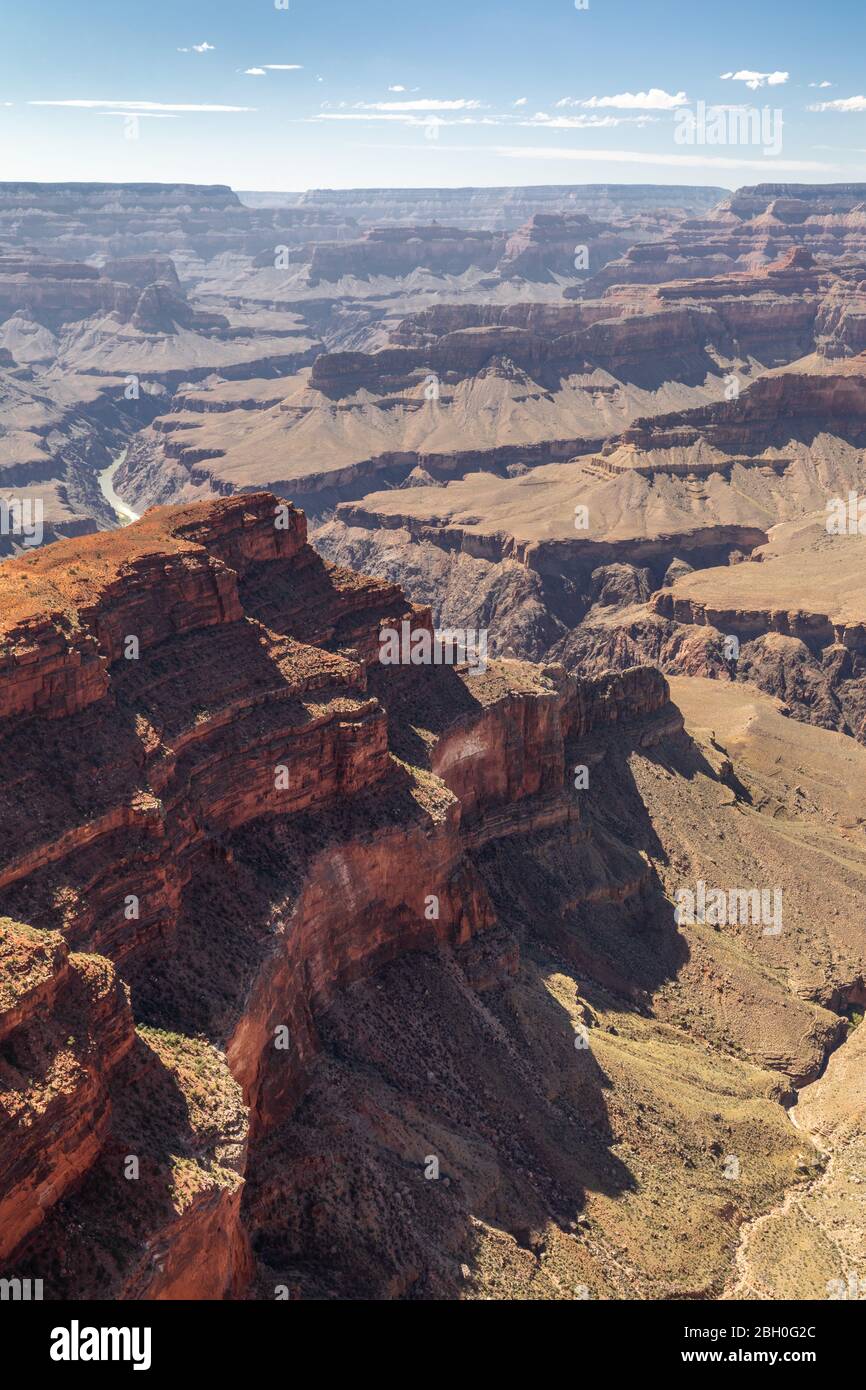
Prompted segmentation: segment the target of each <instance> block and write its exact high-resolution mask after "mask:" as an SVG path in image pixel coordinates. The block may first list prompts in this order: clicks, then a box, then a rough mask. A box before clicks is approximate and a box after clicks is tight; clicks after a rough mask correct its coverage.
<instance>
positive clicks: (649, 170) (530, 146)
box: [0, 0, 866, 190]
mask: <svg viewBox="0 0 866 1390" xmlns="http://www.w3.org/2000/svg"><path fill="white" fill-rule="evenodd" d="M578 2H579V3H581V4H582V3H584V0H578ZM278 3H279V0H278ZM288 5H289V7H288V8H287V9H282V8H277V5H276V4H275V3H274V0H237V3H229V0H185V3H178V0H173V2H172V0H149V3H148V4H147V5H141V4H131V3H128V0H86V3H85V0H65V2H64V0H47V2H46V3H35V2H34V0H26V3H23V4H18V5H16V6H13V5H12V4H11V3H10V0H4V5H3V8H4V14H3V41H4V42H3V47H4V52H3V55H2V57H0V179H46V180H52V179H95V180H123V181H132V180H139V179H141V180H165V181H187V182H201V183H229V184H231V185H232V186H233V187H235V188H242V189H243V188H247V189H274V190H288V189H303V188H308V187H335V188H339V187H357V186H375V185H397V186H407V187H424V186H429V185H440V186H444V185H451V186H454V185H465V184H479V185H491V184H494V185H495V184H515V183H573V182H575V183H580V182H591V183H598V182H616V183H635V182H637V183H701V184H719V185H723V186H727V187H736V186H737V185H740V184H746V183H757V182H766V181H770V180H778V181H784V182H822V181H836V182H839V181H844V180H864V181H866V71H864V66H863V60H862V54H863V52H864V47H866V44H864V40H866V4H864V3H863V0H856V2H855V0H824V3H821V4H817V3H815V0H728V3H726V4H724V5H708V4H706V3H705V2H704V0H701V3H695V4H687V3H684V0H588V8H586V9H577V8H576V7H575V3H574V0H535V3H528V2H519V0H498V3H496V2H495V0H435V3H434V2H433V0H430V2H429V3H425V0H400V2H399V3H398V0H288ZM723 74H730V76H723ZM699 102H703V103H705V104H706V105H707V106H709V107H714V106H716V107H718V106H719V105H724V106H725V107H730V106H735V107H739V108H741V109H745V113H746V115H747V116H748V113H749V112H760V111H765V113H766V114H765V116H764V125H763V127H762V130H763V133H762V134H761V135H760V136H758V134H757V131H758V129H759V122H758V117H757V116H755V117H754V125H753V126H749V127H748V129H750V130H752V131H753V134H752V135H751V136H750V138H749V141H748V142H744V138H743V135H742V131H743V129H745V128H746V127H744V126H742V125H741V126H739V127H737V128H736V129H735V128H734V126H733V125H732V124H730V123H728V124H726V122H730V117H729V116H728V117H722V118H721V119H722V126H721V127H720V129H721V139H722V142H721V143H719V142H716V143H713V144H708V143H704V139H705V137H703V136H701V135H700V134H698V135H696V137H695V138H694V139H693V140H692V141H691V142H689V141H688V140H687V139H685V138H683V133H684V130H685V128H686V127H685V125H684V124H683V123H684V122H687V121H688V120H690V119H692V117H691V114H690V113H696V112H697V109H698V108H697V103H699ZM85 103H86V104H85ZM208 108H211V109H208ZM213 108H217V109H213ZM223 108H225V109H223ZM810 108H817V109H810ZM777 112H781V113H782V120H783V126H782V128H781V134H782V138H781V149H779V141H778V140H777V139H776V138H775V132H777V127H776V126H775V125H774V124H773V122H775V121H776V120H777V119H778V118H777V116H776V114H775V113H777ZM136 113H137V116H138V119H137V121H132V120H130V117H131V116H132V115H135V114H136ZM750 119H751V118H750ZM693 129H694V130H695V131H698V132H699V131H700V130H701V129H702V127H700V126H699V125H695V126H694V127H693ZM771 129H772V130H773V131H774V138H773V139H772V140H771V139H770V138H769V132H770V130H771ZM736 131H739V133H736ZM732 132H734V133H732ZM765 151H766V152H765Z"/></svg>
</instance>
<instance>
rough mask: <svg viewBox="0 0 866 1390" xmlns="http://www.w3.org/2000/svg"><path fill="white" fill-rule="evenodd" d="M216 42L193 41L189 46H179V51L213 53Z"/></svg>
mask: <svg viewBox="0 0 866 1390" xmlns="http://www.w3.org/2000/svg"><path fill="white" fill-rule="evenodd" d="M215 48H216V44H213V43H193V44H190V46H189V48H179V49H178V50H177V51H178V53H213V51H214V49H215Z"/></svg>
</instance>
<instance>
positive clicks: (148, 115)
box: [94, 111, 177, 121]
mask: <svg viewBox="0 0 866 1390" xmlns="http://www.w3.org/2000/svg"><path fill="white" fill-rule="evenodd" d="M94 114H95V115H97V116H122V117H123V118H124V120H127V119H128V118H129V117H130V115H132V116H134V117H135V119H136V120H137V121H138V120H141V121H176V120H177V116H176V115H173V114H172V113H170V112H168V111H132V112H129V111H96V112H94Z"/></svg>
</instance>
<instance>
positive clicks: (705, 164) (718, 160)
mask: <svg viewBox="0 0 866 1390" xmlns="http://www.w3.org/2000/svg"><path fill="white" fill-rule="evenodd" d="M446 148H451V147H448V146H446ZM495 153H496V154H498V155H500V156H501V157H502V158H504V159H553V160H560V161H566V160H572V161H584V162H588V163H594V164H604V163H607V162H609V163H611V164H642V165H645V166H646V165H654V164H655V165H667V166H670V167H672V168H684V169H699V168H709V169H750V170H753V171H755V172H758V171H761V172H762V173H763V174H764V175H767V174H769V173H771V172H772V171H773V170H776V169H782V170H785V171H786V172H788V171H790V172H798V173H815V172H821V173H824V174H827V173H839V172H841V170H840V169H839V166H838V165H836V164H819V163H817V162H815V161H812V160H805V159H804V160H798V159H766V158H764V159H735V158H728V157H725V156H721V157H719V156H708V155H703V154H654V153H651V152H648V151H646V150H574V149H555V148H552V147H548V146H541V145H539V146H525V145H500V146H498V147H497V148H496V150H495Z"/></svg>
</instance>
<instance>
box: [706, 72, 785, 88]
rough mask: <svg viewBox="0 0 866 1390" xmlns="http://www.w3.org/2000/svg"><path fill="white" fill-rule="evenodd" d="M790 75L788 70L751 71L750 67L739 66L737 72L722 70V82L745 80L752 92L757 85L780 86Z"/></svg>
mask: <svg viewBox="0 0 866 1390" xmlns="http://www.w3.org/2000/svg"><path fill="white" fill-rule="evenodd" d="M790 76H791V74H790V73H789V72H752V71H751V69H750V68H740V71H739V72H723V73H721V74H720V80H721V81H722V82H745V84H746V86H747V87H750V88H751V90H752V91H753V92H756V91H757V90H758V88H759V87H764V86H767V87H781V86H782V85H783V84H784V83H785V82H787V80H788V78H789V77H790Z"/></svg>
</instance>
